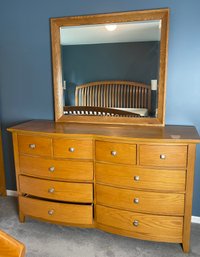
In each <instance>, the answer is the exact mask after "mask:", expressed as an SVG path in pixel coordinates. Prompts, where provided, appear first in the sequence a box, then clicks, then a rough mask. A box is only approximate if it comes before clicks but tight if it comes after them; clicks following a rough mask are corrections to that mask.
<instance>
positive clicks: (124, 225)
mask: <svg viewBox="0 0 200 257" xmlns="http://www.w3.org/2000/svg"><path fill="white" fill-rule="evenodd" d="M96 216H97V223H99V224H102V225H105V226H109V227H114V228H118V229H121V230H124V231H131V232H133V236H135V237H138V238H140V237H142V238H144V239H148V240H157V241H166V242H177V243H178V242H182V230H183V218H182V217H173V216H159V215H149V214H142V213H134V212H130V211H122V210H118V209H114V208H109V207H104V206H101V205H97V206H96ZM129 235H130V234H129Z"/></svg>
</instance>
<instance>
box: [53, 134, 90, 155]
mask: <svg viewBox="0 0 200 257" xmlns="http://www.w3.org/2000/svg"><path fill="white" fill-rule="evenodd" d="M53 147H54V153H53V154H54V157H61V158H72V159H93V143H92V141H91V140H75V139H64V138H56V139H54V140H53Z"/></svg>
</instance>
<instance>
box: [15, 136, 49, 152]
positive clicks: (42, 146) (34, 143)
mask: <svg viewBox="0 0 200 257" xmlns="http://www.w3.org/2000/svg"><path fill="white" fill-rule="evenodd" d="M18 146H19V152H20V153H22V154H30V155H41V156H51V155H52V139H51V138H48V137H39V136H29V135H18Z"/></svg>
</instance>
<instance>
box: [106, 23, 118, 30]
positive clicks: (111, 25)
mask: <svg viewBox="0 0 200 257" xmlns="http://www.w3.org/2000/svg"><path fill="white" fill-rule="evenodd" d="M105 28H106V29H107V30H108V31H114V30H116V28H117V25H116V24H107V25H105Z"/></svg>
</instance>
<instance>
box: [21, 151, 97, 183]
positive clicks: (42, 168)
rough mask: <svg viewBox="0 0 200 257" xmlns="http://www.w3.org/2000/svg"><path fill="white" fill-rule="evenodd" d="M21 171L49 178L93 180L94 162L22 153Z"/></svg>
mask: <svg viewBox="0 0 200 257" xmlns="http://www.w3.org/2000/svg"><path fill="white" fill-rule="evenodd" d="M19 164H20V173H22V174H26V175H31V176H38V177H44V178H49V179H62V180H63V179H64V180H72V181H92V180H93V162H89V161H88V162H81V161H73V160H54V159H46V158H40V157H32V156H25V155H20V157H19Z"/></svg>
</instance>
